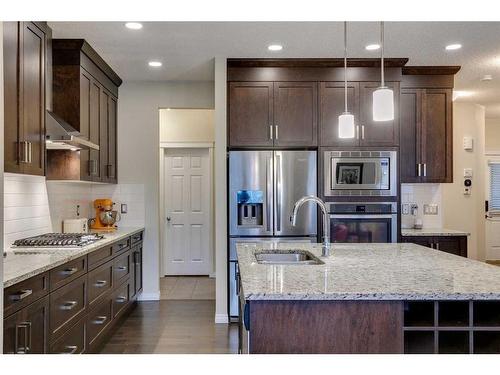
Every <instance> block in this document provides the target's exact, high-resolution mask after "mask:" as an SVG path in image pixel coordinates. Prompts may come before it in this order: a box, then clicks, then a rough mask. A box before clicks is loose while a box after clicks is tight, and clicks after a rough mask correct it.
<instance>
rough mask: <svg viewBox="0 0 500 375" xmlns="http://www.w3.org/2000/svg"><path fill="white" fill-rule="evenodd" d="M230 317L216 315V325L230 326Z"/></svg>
mask: <svg viewBox="0 0 500 375" xmlns="http://www.w3.org/2000/svg"><path fill="white" fill-rule="evenodd" d="M228 323H229V317H228V316H227V314H215V324H228Z"/></svg>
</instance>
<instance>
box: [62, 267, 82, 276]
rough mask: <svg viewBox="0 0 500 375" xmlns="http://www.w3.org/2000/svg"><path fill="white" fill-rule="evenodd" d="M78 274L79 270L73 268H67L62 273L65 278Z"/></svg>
mask: <svg viewBox="0 0 500 375" xmlns="http://www.w3.org/2000/svg"><path fill="white" fill-rule="evenodd" d="M76 272H78V268H76V267H72V268H67V269H65V270H63V271H61V274H62V275H64V276H71V275H73V274H75V273H76Z"/></svg>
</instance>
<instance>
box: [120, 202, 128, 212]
mask: <svg viewBox="0 0 500 375" xmlns="http://www.w3.org/2000/svg"><path fill="white" fill-rule="evenodd" d="M127 211H128V207H127V204H126V203H122V204H121V207H120V212H121V213H122V214H126V213H127Z"/></svg>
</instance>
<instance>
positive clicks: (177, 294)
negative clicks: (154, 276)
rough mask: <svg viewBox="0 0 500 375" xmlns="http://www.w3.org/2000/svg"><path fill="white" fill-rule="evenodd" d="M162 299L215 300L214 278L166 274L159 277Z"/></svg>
mask: <svg viewBox="0 0 500 375" xmlns="http://www.w3.org/2000/svg"><path fill="white" fill-rule="evenodd" d="M160 299H162V300H215V278H210V277H207V276H204V277H198V276H167V277H162V278H161V279H160Z"/></svg>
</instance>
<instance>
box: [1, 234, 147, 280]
mask: <svg viewBox="0 0 500 375" xmlns="http://www.w3.org/2000/svg"><path fill="white" fill-rule="evenodd" d="M142 230H144V228H118V229H117V230H116V231H114V232H107V233H104V232H99V233H101V234H103V235H104V238H103V239H102V240H99V241H96V242H94V243H93V244H91V245H88V246H83V247H80V248H77V249H75V248H71V249H68V248H64V247H62V248H29V249H27V248H23V249H20V250H16V248H9V249H7V256H6V257H4V258H3V262H4V263H3V287H4V288H8V287H9V286H11V285H14V284H16V283H18V282H21V281H23V280H26V279H29V278H30V277H33V276H35V275H38V274H40V273H43V272H45V271H48V270H50V269H52V268H55V267H57V266H60V265H61V264H64V263H66V262H69V261H70V260H73V259H76V258H78V257H81V256H82V255H85V254H88V253H91V252H92V251H94V250H97V249H99V248H101V247H103V246H106V245H107V244H109V243H112V242H115V241H118V240H121V239H122V238H125V237H128V236H131V235H133V234H135V233H138V232H140V231H142Z"/></svg>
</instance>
